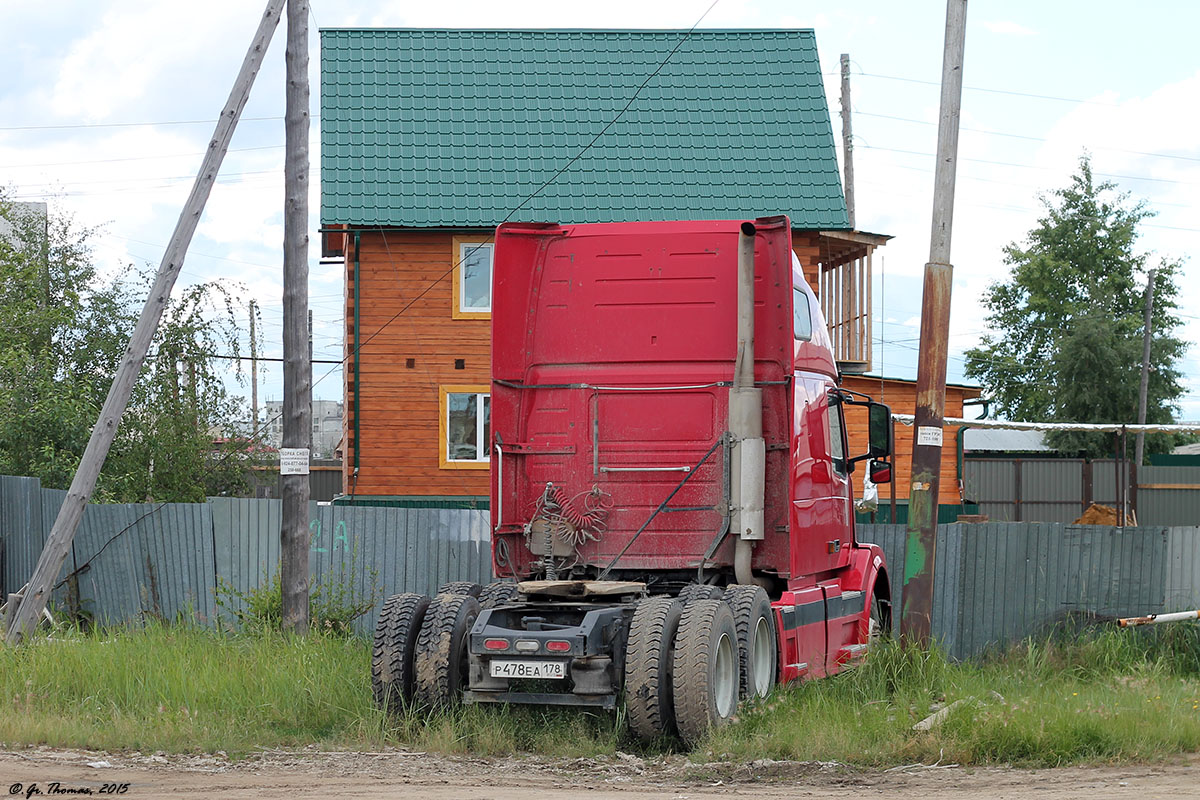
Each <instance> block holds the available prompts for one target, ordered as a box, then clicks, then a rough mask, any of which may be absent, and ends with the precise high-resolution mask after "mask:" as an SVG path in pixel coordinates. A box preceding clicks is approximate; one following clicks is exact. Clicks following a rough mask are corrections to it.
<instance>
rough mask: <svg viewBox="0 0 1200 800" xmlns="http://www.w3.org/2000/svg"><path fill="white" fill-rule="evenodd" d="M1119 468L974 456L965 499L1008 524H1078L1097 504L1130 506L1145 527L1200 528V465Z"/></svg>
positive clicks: (966, 466) (1107, 463)
mask: <svg viewBox="0 0 1200 800" xmlns="http://www.w3.org/2000/svg"><path fill="white" fill-rule="evenodd" d="M1122 467H1123V469H1119V468H1118V466H1117V464H1116V462H1115V461H1114V460H1112V459H1108V460H1104V459H1096V460H1087V461H1085V460H1083V459H1077V458H969V459H967V460H966V461H964V462H963V496H964V498H965V499H966V500H967V501H968V502H972V503H978V504H979V513H980V514H986V515H987V516H988V518H989V519H992V520H996V521H1005V522H1072V521H1074V520H1076V519H1078V518H1079V515H1080V514H1081V513H1082V512H1083V511H1084V510H1086V509H1087V507H1088V506H1089V505H1091V504H1092V503H1100V504H1102V505H1107V506H1112V507H1114V508H1115V507H1117V506H1118V504H1119V498H1120V497H1121V495H1122V494H1123V495H1124V498H1125V502H1126V507H1128V508H1132V509H1133V510H1134V511H1135V512H1136V513H1137V520H1138V522H1139V523H1140V524H1142V525H1197V524H1200V467H1185V466H1150V467H1146V466H1143V467H1140V468H1137V469H1132V468H1131V467H1130V466H1129V465H1128V464H1127V463H1126V464H1123V465H1122Z"/></svg>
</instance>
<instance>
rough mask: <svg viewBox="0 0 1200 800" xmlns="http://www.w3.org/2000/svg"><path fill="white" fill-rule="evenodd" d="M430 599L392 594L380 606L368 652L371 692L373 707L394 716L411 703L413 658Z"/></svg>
mask: <svg viewBox="0 0 1200 800" xmlns="http://www.w3.org/2000/svg"><path fill="white" fill-rule="evenodd" d="M427 608H429V598H428V597H426V596H425V595H423V594H394V595H392V596H391V597H389V598H388V599H387V601H386V602H385V603H384V604H383V610H382V611H381V612H380V614H379V621H378V622H377V623H376V624H375V640H374V643H373V645H374V646H373V647H372V650H371V691H372V694H374V696H375V705H377V706H378V707H379V708H380V709H382V710H383V711H385V712H387V713H390V714H394V713H396V712H398V711H400V710H401V709H402V708H403V707H404V706H406V705H408V704H409V703H411V702H412V699H413V688H414V684H415V682H414V673H413V654H414V652H415V650H416V645H417V636H418V634H419V633H420V631H421V623H422V622H423V621H424V619H425V611H426V609H427Z"/></svg>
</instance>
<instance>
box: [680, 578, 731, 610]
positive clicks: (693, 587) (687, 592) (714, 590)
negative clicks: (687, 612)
mask: <svg viewBox="0 0 1200 800" xmlns="http://www.w3.org/2000/svg"><path fill="white" fill-rule="evenodd" d="M720 599H721V587H720V586H709V585H708V584H705V583H689V584H688V585H687V586H685V587H683V588H682V589H680V590H679V601H680V602H681V603H683V604H685V605H686V604H688V603H690V602H692V601H693V600H720Z"/></svg>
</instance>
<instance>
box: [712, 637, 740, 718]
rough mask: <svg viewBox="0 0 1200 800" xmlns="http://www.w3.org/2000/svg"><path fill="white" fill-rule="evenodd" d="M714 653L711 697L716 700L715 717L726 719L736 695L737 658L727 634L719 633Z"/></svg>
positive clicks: (730, 712)
mask: <svg viewBox="0 0 1200 800" xmlns="http://www.w3.org/2000/svg"><path fill="white" fill-rule="evenodd" d="M715 655H716V664H714V668H713V699H714V700H715V701H716V703H715V705H716V707H717V718H718V719H727V718H728V717H730V716H732V715H733V704H734V700H735V698H736V697H737V659H736V657H735V656H734V650H733V644H732V643H731V642H730V640H729V636H728V634H724V633H723V634H721V638H720V639H719V640H718V641H717V652H716V654H715Z"/></svg>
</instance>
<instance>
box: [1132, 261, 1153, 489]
mask: <svg viewBox="0 0 1200 800" xmlns="http://www.w3.org/2000/svg"><path fill="white" fill-rule="evenodd" d="M1153 313H1154V270H1150V275H1149V276H1148V277H1147V278H1146V328H1145V330H1144V331H1143V332H1142V383H1141V385H1140V386H1139V387H1138V415H1137V424H1138V425H1145V424H1146V394H1147V393H1148V392H1149V391H1150V333H1151V331H1150V316H1151V315H1152V314H1153ZM1145 450H1146V433H1145V431H1138V433H1137V438H1136V439H1135V440H1134V445H1133V465H1134V466H1133V468H1134V470H1135V474H1136V470H1139V469H1141V468H1142V456H1143V455H1144V454H1145ZM1134 496H1135V497H1136V495H1134Z"/></svg>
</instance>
